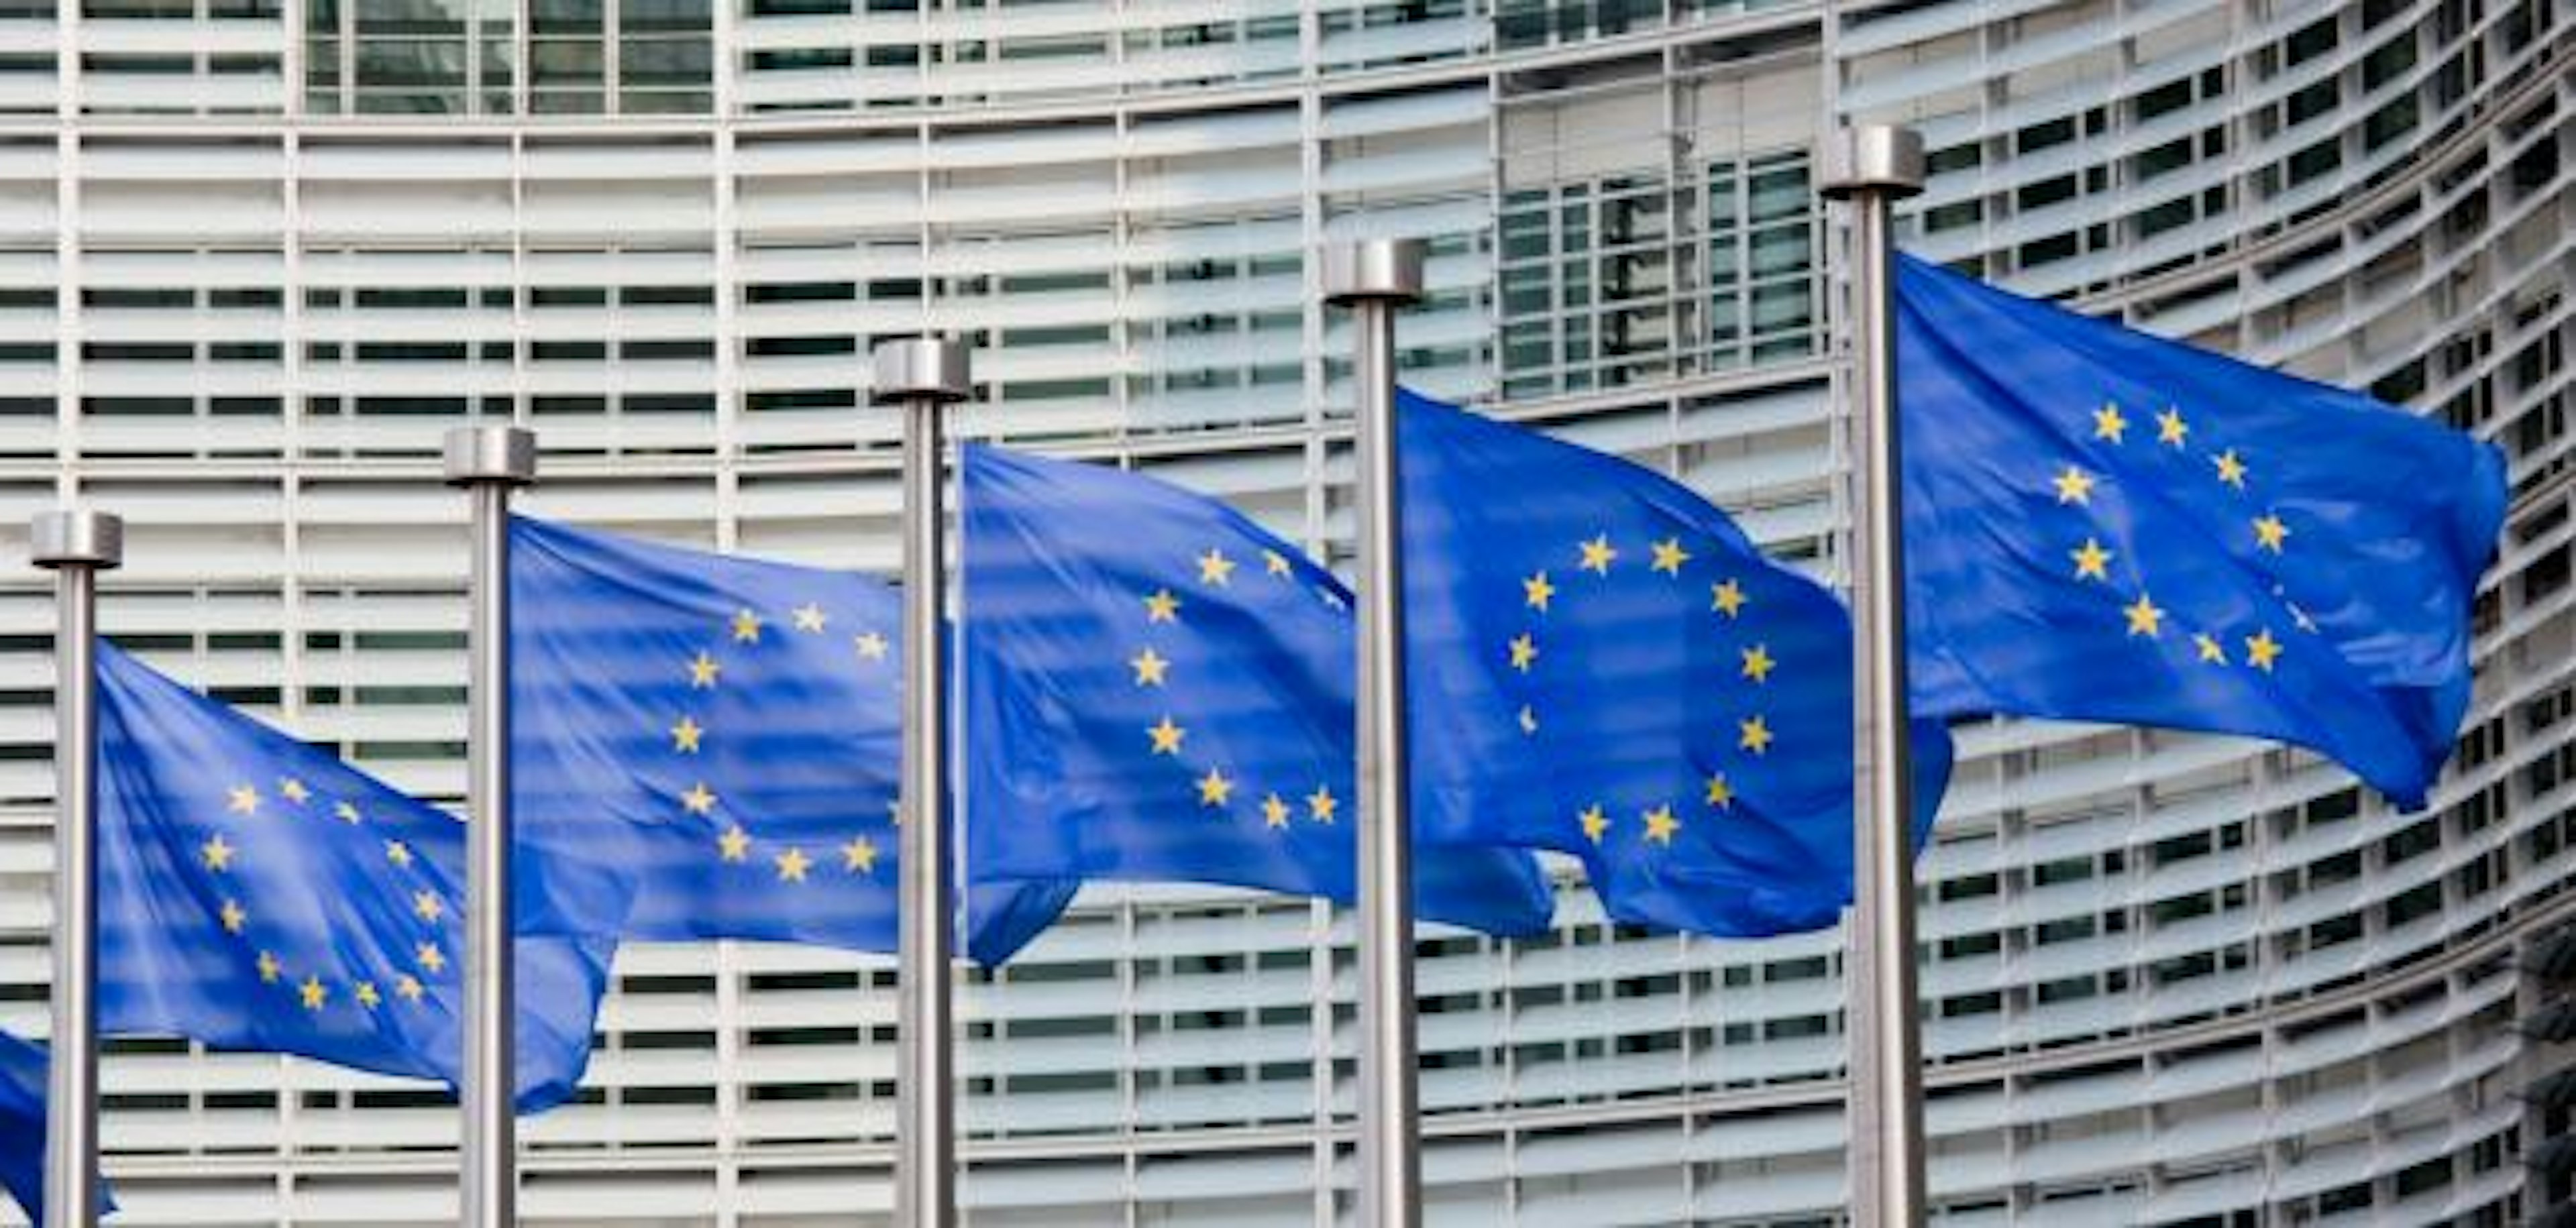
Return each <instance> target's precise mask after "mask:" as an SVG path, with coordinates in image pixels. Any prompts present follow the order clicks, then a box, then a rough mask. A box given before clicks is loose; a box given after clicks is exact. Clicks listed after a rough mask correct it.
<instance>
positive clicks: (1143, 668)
mask: <svg viewBox="0 0 2576 1228" xmlns="http://www.w3.org/2000/svg"><path fill="white" fill-rule="evenodd" d="M1127 665H1128V668H1130V669H1133V670H1135V671H1136V685H1138V686H1161V685H1163V672H1164V671H1165V670H1168V669H1170V668H1171V666H1172V663H1171V662H1170V661H1167V660H1165V659H1163V656H1162V654H1160V653H1157V652H1155V651H1154V650H1153V649H1151V648H1148V649H1146V650H1145V651H1143V652H1140V653H1137V654H1136V655H1135V656H1133V657H1130V658H1128V661H1127Z"/></svg>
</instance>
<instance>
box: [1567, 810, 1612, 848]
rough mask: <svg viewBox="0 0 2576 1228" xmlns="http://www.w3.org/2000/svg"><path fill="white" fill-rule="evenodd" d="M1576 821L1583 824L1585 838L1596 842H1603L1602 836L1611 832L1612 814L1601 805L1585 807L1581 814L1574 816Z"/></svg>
mask: <svg viewBox="0 0 2576 1228" xmlns="http://www.w3.org/2000/svg"><path fill="white" fill-rule="evenodd" d="M1574 821H1575V822H1577V823H1580V824H1582V825H1583V838H1584V839H1586V840H1589V841H1591V842H1593V843H1594V844H1599V843H1601V837H1603V836H1606V835H1608V834H1610V816H1609V815H1607V814H1605V813H1603V812H1602V810H1601V808H1600V807H1599V806H1586V807H1584V808H1583V812H1582V813H1581V814H1578V815H1575V816H1574Z"/></svg>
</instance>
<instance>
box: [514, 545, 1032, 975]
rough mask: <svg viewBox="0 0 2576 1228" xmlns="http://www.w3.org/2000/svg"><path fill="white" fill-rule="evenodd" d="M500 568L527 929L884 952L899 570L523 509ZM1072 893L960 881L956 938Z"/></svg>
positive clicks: (888, 947) (1012, 924)
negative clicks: (793, 557)
mask: <svg viewBox="0 0 2576 1228" xmlns="http://www.w3.org/2000/svg"><path fill="white" fill-rule="evenodd" d="M510 578H511V585H512V589H513V593H512V601H511V618H510V652H511V670H512V672H511V682H510V687H511V696H512V699H513V706H514V709H515V712H514V725H513V727H512V731H511V745H512V747H513V749H514V751H515V753H516V755H517V762H516V765H515V768H516V776H515V780H514V782H513V789H514V791H515V797H516V799H517V804H518V831H519V842H520V844H521V846H522V847H523V848H525V849H527V850H528V851H527V854H526V855H525V856H524V857H523V858H522V859H521V865H522V870H521V880H520V898H519V905H520V914H519V917H520V925H521V926H522V928H524V929H528V930H530V931H531V932H546V933H570V934H593V935H616V936H619V937H625V938H637V939H652V940H664V941H684V940H689V939H706V938H752V939H768V940H773V941H780V942H807V943H816V944H821V945H825V946H837V947H846V948H851V949H856V950H863V951H892V950H894V948H895V903H896V892H895V881H896V870H895V865H896V862H895V843H896V841H895V834H896V831H895V819H896V809H895V797H896V792H897V788H898V784H899V781H900V779H901V751H902V740H903V721H902V710H901V706H900V702H899V701H900V698H901V691H900V687H901V684H902V679H903V660H902V653H901V650H900V644H899V639H900V635H899V628H900V625H901V620H902V610H901V606H900V604H899V601H898V595H897V593H896V592H895V590H894V589H892V588H891V587H889V586H887V585H886V584H884V583H883V582H881V581H877V580H873V579H869V578H867V577H865V576H860V575H856V574H851V573H844V572H834V571H825V570H821V569H818V568H811V567H793V566H788V565H785V564H780V563H768V562H761V561H757V560H752V559H740V558H729V557H726V556H723V555H715V554H706V553H702V552H699V551H694V550H683V549H679V548H676V547H671V546H660V545H654V544H650V543H646V542H640V541H634V540H630V539H626V538H620V537H615V536H612V535H609V534H605V533H595V532H588V531H584V530H580V529H573V528H568V527H566V526H563V525H556V524H548V523H545V522H543V521H538V520H530V519H525V518H521V519H517V520H514V521H512V523H511V526H510ZM1072 892H1073V886H1072V885H1071V884H1047V883H1024V884H1014V885H1011V886H1008V887H999V888H991V889H986V890H981V891H976V892H972V893H970V894H969V895H968V897H967V899H966V910H967V924H968V931H967V939H966V942H967V947H968V950H969V951H970V952H971V953H972V954H973V955H974V956H975V958H977V959H979V960H981V961H983V962H985V963H988V964H993V963H999V962H1001V961H1002V960H1004V959H1007V958H1009V956H1010V954H1011V953H1012V952H1014V951H1017V950H1018V949H1019V948H1020V947H1021V946H1022V945H1024V944H1025V943H1027V942H1028V941H1029V939H1031V938H1032V937H1034V936H1035V935H1036V934H1037V932H1038V931H1039V930H1042V929H1044V928H1045V927H1046V926H1047V925H1048V924H1049V923H1051V922H1052V921H1053V920H1054V919H1055V917H1056V915H1057V914H1058V913H1060V912H1061V911H1062V910H1063V907H1064V905H1065V903H1066V902H1068V901H1069V900H1070V899H1071V896H1072Z"/></svg>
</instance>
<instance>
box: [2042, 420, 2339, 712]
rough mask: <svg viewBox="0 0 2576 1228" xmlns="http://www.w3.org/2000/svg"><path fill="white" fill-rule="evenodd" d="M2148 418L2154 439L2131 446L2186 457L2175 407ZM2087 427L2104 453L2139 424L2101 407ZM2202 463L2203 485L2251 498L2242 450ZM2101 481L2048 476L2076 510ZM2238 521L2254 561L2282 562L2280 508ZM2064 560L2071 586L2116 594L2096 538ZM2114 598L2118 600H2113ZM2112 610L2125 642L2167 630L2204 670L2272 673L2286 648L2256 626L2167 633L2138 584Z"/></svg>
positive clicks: (2063, 470)
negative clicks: (2228, 630) (2241, 630)
mask: <svg viewBox="0 0 2576 1228" xmlns="http://www.w3.org/2000/svg"><path fill="white" fill-rule="evenodd" d="M2152 421H2153V423H2154V427H2155V437H2154V439H2153V440H2152V441H2149V440H2147V439H2145V438H2143V437H2141V438H2140V439H2139V440H2138V441H2137V446H2142V447H2148V448H2154V449H2158V450H2164V451H2170V452H2172V453H2173V454H2175V455H2177V456H2181V457H2185V458H2188V457H2190V455H2191V446H2190V441H2191V436H2192V425H2191V423H2190V421H2189V420H2188V419H2186V418H2184V417H2183V413H2182V410H2181V409H2180V408H2179V407H2175V406H2168V407H2167V408H2165V409H2164V410H2163V411H2162V412H2160V413H2157V414H2155V415H2154V416H2153V419H2152ZM2092 428H2093V429H2092V439H2093V440H2094V442H2096V443H2097V444H2100V445H2103V446H2105V447H2108V448H2113V449H2123V448H2126V447H2129V446H2131V444H2130V439H2129V433H2130V431H2131V430H2132V429H2141V430H2142V429H2143V426H2142V424H2138V423H2133V422H2132V421H2131V420H2130V418H2129V416H2128V414H2127V413H2126V412H2124V411H2123V410H2122V409H2121V408H2120V406H2119V405H2118V404H2117V403H2115V402H2104V403H2103V404H2102V406H2101V407H2100V408H2098V409H2095V410H2093V411H2092ZM2205 459H2206V461H2207V464H2208V470H2207V480H2209V481H2212V482H2214V483H2215V484H2216V485H2217V486H2218V487H2219V488H2221V489H2220V497H2223V498H2228V499H2244V498H2250V497H2251V496H2252V493H2253V484H2254V480H2255V478H2256V476H2257V475H2256V474H2255V472H2254V468H2253V466H2252V465H2251V464H2250V463H2249V462H2248V461H2247V460H2246V458H2245V457H2244V455H2243V454H2242V453H2240V452H2238V451H2237V450H2236V449H2235V448H2223V449H2219V450H2217V451H2214V452H2208V453H2207V454H2206V457H2205ZM2107 480H2108V479H2107V477H2106V476H2105V475H2103V474H2099V473H2094V472H2091V471H2088V470H2086V469H2085V468H2083V467H2082V466H2080V465H2073V464H2069V465H2064V466H2061V467H2060V468H2059V469H2058V471H2057V473H2056V474H2055V475H2054V476H2052V477H2051V478H2050V479H2049V484H2050V486H2051V488H2052V490H2053V492H2054V494H2055V496H2056V500H2057V503H2058V504H2059V505H2060V506H2063V507H2071V508H2078V509H2082V508H2089V507H2090V506H2091V505H2092V502H2093V495H2094V491H2095V489H2096V488H2097V487H2099V486H2101V485H2102V484H2103V483H2104V482H2105V481H2107ZM2243 519H2244V522H2245V525H2246V528H2245V532H2246V535H2247V536H2246V538H2245V540H2246V541H2247V542H2248V543H2249V544H2250V545H2249V548H2250V550H2251V552H2252V553H2253V555H2254V556H2255V558H2256V560H2257V561H2258V562H2259V561H2260V558H2261V556H2264V555H2271V556H2273V557H2281V556H2283V555H2285V554H2287V553H2288V551H2289V549H2290V541H2291V538H2292V537H2293V536H2294V534H2293V533H2292V531H2291V527H2290V524H2289V522H2288V521H2286V520H2284V519H2283V518H2282V516H2281V513H2280V511H2279V509H2277V508H2272V507H2263V508H2261V509H2259V510H2257V511H2255V512H2254V514H2251V515H2245V516H2243ZM2066 559H2067V566H2068V568H2069V575H2070V576H2071V578H2072V579H2073V580H2074V581H2075V582H2076V583H2078V584H2100V585H2103V586H2105V587H2107V588H2111V589H2112V590H2113V591H2114V592H2115V593H2116V592H2117V591H2118V589H2119V587H2120V585H2119V582H2118V581H2117V580H2115V579H2114V577H2113V575H2112V564H2113V563H2115V562H2117V561H2118V559H2119V555H2118V554H2117V553H2116V552H2114V551H2113V550H2111V549H2110V548H2109V547H2107V546H2105V545H2104V544H2103V543H2102V541H2101V539H2100V538H2099V537H2098V536H2095V535H2091V534H2087V535H2086V536H2085V537H2084V539H2083V540H2082V541H2081V542H2080V543H2078V544H2076V545H2075V546H2073V547H2071V548H2069V549H2068V550H2067V551H2066ZM2273 595H2274V596H2276V597H2279V598H2281V599H2282V601H2283V604H2284V605H2285V606H2286V607H2287V608H2288V609H2289V611H2290V616H2291V620H2292V622H2293V623H2294V624H2295V625H2296V626H2297V627H2298V628H2299V629H2300V630H2302V631H2311V632H2313V631H2315V630H2316V623H2315V621H2314V620H2313V619H2311V618H2310V617H2309V616H2308V614H2307V612H2306V611H2304V610H2302V609H2300V608H2299V607H2298V605H2297V603H2295V602H2292V601H2290V600H2289V599H2288V596H2287V594H2286V593H2285V592H2284V591H2283V590H2282V589H2281V588H2280V587H2279V586H2277V585H2276V586H2275V587H2274V588H2273ZM2114 599H2115V600H2117V598H2116V597H2115V598H2114ZM2119 612H2120V619H2121V622H2122V624H2123V629H2124V631H2125V634H2126V635H2127V636H2128V637H2129V638H2132V639H2146V640H2151V641H2153V640H2161V639H2163V638H2164V636H2165V634H2166V632H2167V631H2168V630H2171V631H2172V632H2173V634H2175V635H2177V636H2179V637H2181V638H2182V639H2183V641H2184V642H2186V643H2187V644H2188V645H2189V646H2190V651H2191V656H2192V659H2193V660H2194V661H2195V662H2197V663H2199V664H2201V665H2205V666H2209V667H2211V668H2217V669H2225V668H2232V667H2237V666H2242V667H2244V668H2248V669H2252V670H2255V671H2257V672H2260V673H2264V674H2269V673H2272V672H2274V670H2275V669H2276V667H2277V666H2278V665H2279V663H2280V660H2281V657H2282V655H2283V654H2284V653H2285V652H2286V651H2287V647H2286V646H2285V645H2284V644H2283V643H2282V642H2281V639H2280V637H2279V636H2277V635H2275V634H2274V633H2273V630H2272V628H2270V627H2268V626H2258V627H2256V628H2255V630H2254V633H2253V634H2251V635H2244V634H2237V635H2234V636H2232V637H2231V636H2230V635H2228V634H2227V633H2225V632H2224V631H2222V630H2220V629H2218V628H2188V627H2182V626H2173V627H2170V628H2169V627H2168V625H2167V623H2168V620H2169V618H2170V616H2171V614H2170V611H2168V610H2167V609H2166V608H2165V607H2163V606H2160V605H2157V604H2156V601H2155V597H2154V595H2153V594H2152V593H2150V592H2148V591H2147V589H2146V588H2145V587H2144V586H2143V585H2140V586H2139V587H2138V589H2137V595H2136V597H2135V598H2134V599H2132V600H2129V601H2126V602H2124V603H2122V604H2121V605H2120V607H2119Z"/></svg>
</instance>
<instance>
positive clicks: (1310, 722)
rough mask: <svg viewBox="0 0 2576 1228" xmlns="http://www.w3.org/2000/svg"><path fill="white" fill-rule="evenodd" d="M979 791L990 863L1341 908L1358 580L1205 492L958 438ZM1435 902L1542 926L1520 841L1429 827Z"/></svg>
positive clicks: (971, 776) (974, 784)
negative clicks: (1217, 888)
mask: <svg viewBox="0 0 2576 1228" xmlns="http://www.w3.org/2000/svg"><path fill="white" fill-rule="evenodd" d="M963 475H964V476H963V479H962V482H961V491H962V493H961V495H960V497H959V503H960V517H961V522H962V524H963V526H964V530H963V532H964V538H965V546H964V557H965V566H964V581H963V587H964V601H963V610H964V614H963V617H962V620H961V623H962V625H961V629H960V635H959V642H960V648H959V658H960V668H961V670H962V674H963V678H962V682H961V692H962V695H963V699H962V707H963V710H964V716H965V719H964V723H963V728H964V730H965V734H964V738H965V745H964V748H963V751H964V762H965V764H966V770H967V777H966V785H965V797H964V804H965V806H966V815H967V819H966V830H967V842H968V857H967V860H968V866H969V872H970V874H971V875H973V876H974V877H976V878H978V879H983V880H992V881H1008V880H1012V879H1017V878H1045V877H1051V876H1065V877H1074V878H1083V879H1100V880H1120V881H1152V880H1175V881H1192V882H1205V883H1215V884H1226V885H1233V886H1239V887H1247V888H1253V889H1257V890H1267V891H1276V892H1282V893H1286V894H1292V895H1309V896H1321V897H1324V898H1327V899H1331V900H1335V901H1337V902H1340V903H1344V904H1347V903H1350V902H1351V901H1352V899H1353V895H1354V891H1355V887H1356V879H1357V873H1356V857H1357V852H1358V844H1359V842H1358V838H1357V827H1356V825H1355V824H1356V820H1357V803H1356V800H1355V797H1354V794H1355V789H1354V787H1353V773H1354V770H1355V769H1354V758H1353V746H1354V738H1355V728H1354V720H1355V715H1356V710H1357V709H1356V706H1355V699H1354V696H1355V692H1356V686H1357V679H1356V675H1355V672H1354V668H1355V666H1354V659H1353V653H1354V649H1355V644H1354V639H1353V631H1352V621H1353V620H1352V617H1351V614H1350V595H1349V593H1348V592H1347V591H1346V590H1345V589H1344V588H1343V587H1342V586H1341V584H1340V583H1338V582H1337V581H1335V580H1334V579H1333V577H1332V576H1331V575H1330V574H1329V573H1327V572H1325V571H1324V570H1323V569H1322V568H1320V567H1317V566H1315V565H1314V564H1313V563H1311V562H1309V561H1307V560H1306V559H1304V558H1303V557H1301V556H1300V555H1299V554H1298V552H1297V551H1296V550H1295V549H1294V548H1292V547H1291V546H1289V545H1288V544H1287V543H1286V542H1283V541H1281V540H1280V539H1278V538H1277V537H1275V536H1273V535H1272V534H1270V533H1269V532H1267V531H1265V530H1263V529H1262V528H1261V527H1260V526H1258V525H1256V524H1254V523H1253V522H1252V521H1251V520H1250V519H1248V518H1246V517H1244V516H1243V515H1241V514H1239V513H1237V512H1235V511H1234V510H1233V509H1231V508H1228V507H1226V506H1225V505H1224V504H1222V503H1220V502H1218V501H1216V500H1214V499H1211V498H1208V497H1206V496H1202V495H1198V494H1194V493H1191V492H1189V491H1185V490H1182V489H1180V488H1178V487H1175V486H1172V485H1169V484H1167V483H1164V482H1160V481H1156V480H1154V479H1151V478H1146V477H1142V476H1138V475H1135V474H1129V473H1123V472H1120V471H1117V470H1114V469H1109V468H1104V467H1100V466H1094V465H1085V464H1078V463H1073V462H1067V461H1055V460H1044V459H1040V458H1037V457H1032V456H1026V455H1021V454H1016V453H1012V452H1007V451H1004V450H1001V449H998V448H993V447H986V446H977V445H970V446H968V447H967V448H966V449H965V456H964V461H963ZM1417 845H1418V847H1417V849H1416V853H1415V858H1414V866H1415V874H1416V900H1417V908H1418V910H1419V912H1420V915H1422V916H1423V917H1424V918H1425V919H1429V920H1438V921H1446V922H1450V923H1453V924H1457V925H1462V926H1466V927H1468V928H1472V929H1477V930H1482V931H1484V932H1487V933H1494V934H1526V933H1534V932H1537V931H1540V930H1543V929H1545V928H1546V927H1547V925H1548V922H1549V918H1550V915H1551V912H1552V908H1553V901H1552V898H1551V893H1550V890H1549V887H1548V884H1547V883H1546V881H1545V878H1544V875H1543V874H1542V873H1541V871H1540V870H1539V868H1538V866H1537V864H1536V862H1535V861H1534V860H1533V859H1532V858H1531V857H1529V856H1528V855H1527V854H1526V853H1524V852H1520V851H1516V850H1506V849H1501V848H1495V847H1478V846H1475V845H1452V846H1448V847H1432V846H1431V845H1430V844H1428V843H1424V842H1419V841H1418V842H1417Z"/></svg>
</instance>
